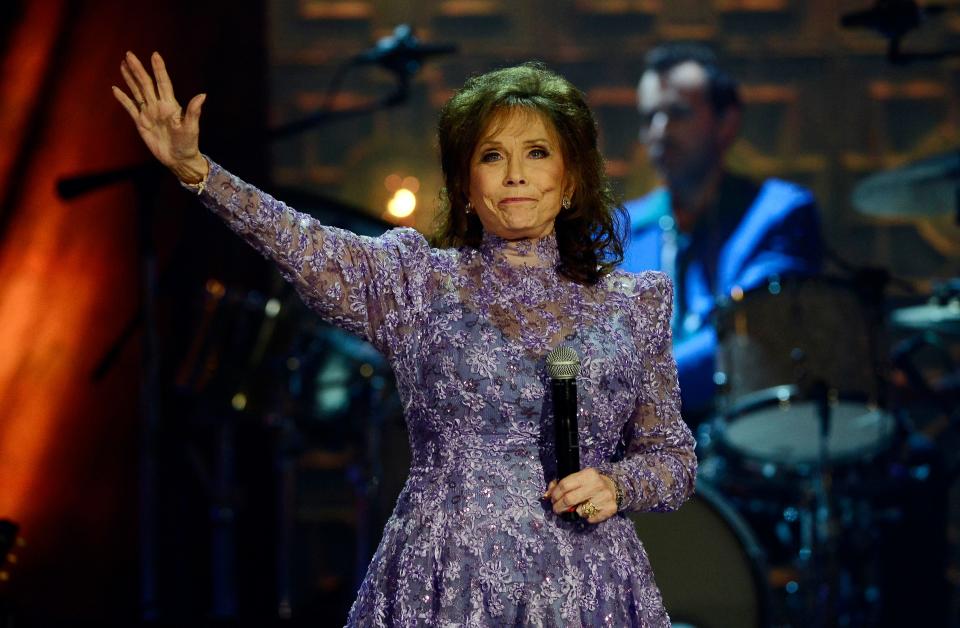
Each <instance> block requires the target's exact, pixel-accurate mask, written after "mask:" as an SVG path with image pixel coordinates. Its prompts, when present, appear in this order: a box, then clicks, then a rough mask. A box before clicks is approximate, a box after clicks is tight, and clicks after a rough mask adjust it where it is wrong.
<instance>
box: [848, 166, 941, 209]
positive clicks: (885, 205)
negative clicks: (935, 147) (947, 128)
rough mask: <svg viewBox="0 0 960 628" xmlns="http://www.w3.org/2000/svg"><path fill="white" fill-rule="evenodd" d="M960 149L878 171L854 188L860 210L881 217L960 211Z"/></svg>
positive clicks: (855, 198) (855, 202) (853, 199)
mask: <svg viewBox="0 0 960 628" xmlns="http://www.w3.org/2000/svg"><path fill="white" fill-rule="evenodd" d="M958 195H960V151H950V152H947V153H943V154H940V155H937V156H935V157H930V158H927V159H923V160H921V161H916V162H913V163H909V164H907V165H905V166H901V167H899V168H896V169H894V170H888V171H886V172H879V173H876V174H873V175H870V176H869V177H867V178H866V179H864V180H862V181H861V182H860V183H858V184H857V186H856V187H855V188H854V190H853V195H852V198H851V200H852V202H853V206H854V207H855V208H856V210H857V211H858V212H860V213H863V214H867V215H869V216H881V217H889V216H894V217H912V216H933V215H936V214H952V213H955V212H958V211H960V209H958V208H960V196H958Z"/></svg>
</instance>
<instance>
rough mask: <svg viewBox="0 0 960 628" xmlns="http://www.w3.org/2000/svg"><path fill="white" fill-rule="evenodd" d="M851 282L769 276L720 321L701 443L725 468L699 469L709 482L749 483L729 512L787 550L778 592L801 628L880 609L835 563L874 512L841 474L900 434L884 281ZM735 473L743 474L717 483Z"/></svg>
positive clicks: (880, 275) (865, 578) (874, 272)
mask: <svg viewBox="0 0 960 628" xmlns="http://www.w3.org/2000/svg"><path fill="white" fill-rule="evenodd" d="M855 276H856V277H857V280H856V281H855V282H851V281H847V280H844V279H839V278H825V277H821V278H794V279H787V280H782V279H779V278H772V279H770V280H769V281H768V282H767V283H766V284H765V285H762V286H760V287H759V288H755V289H753V290H750V291H745V292H743V291H741V292H740V293H739V294H734V295H732V298H731V299H730V300H729V301H728V302H727V303H725V304H723V305H722V306H721V307H720V308H719V309H718V311H717V313H716V327H717V337H718V355H717V364H718V374H717V376H716V381H717V383H718V384H722V388H721V394H720V395H719V399H720V404H719V410H718V414H717V416H716V418H715V419H714V421H712V424H711V425H710V426H709V428H708V429H706V430H705V435H706V436H707V439H706V443H707V446H708V447H710V448H712V451H713V452H715V453H716V456H714V457H715V458H720V459H721V460H723V462H724V463H725V464H726V466H727V467H728V468H727V470H724V469H722V467H723V466H724V464H723V463H721V464H719V465H710V464H704V465H703V469H704V472H705V473H706V474H707V475H706V476H705V477H710V473H711V472H716V473H717V476H716V477H719V478H720V479H721V485H722V482H724V481H728V482H733V483H737V482H746V483H747V486H746V487H745V488H744V489H743V490H742V491H741V492H740V495H741V496H740V497H736V496H735V493H736V491H738V490H739V489H737V488H736V487H733V488H734V491H735V493H733V494H732V495H734V499H735V503H739V504H741V505H742V507H743V509H744V511H745V512H750V511H751V510H753V511H754V512H755V513H757V512H759V510H761V509H764V508H766V509H767V514H765V515H762V518H765V520H766V521H767V522H768V524H769V527H770V528H771V529H770V530H769V534H770V535H771V537H770V539H771V543H773V544H778V545H779V546H781V547H784V548H785V553H783V554H782V555H781V556H780V559H781V560H784V561H786V562H785V563H781V564H779V565H778V568H780V569H781V570H784V569H785V570H786V571H787V572H789V573H791V574H792V575H793V577H792V578H791V579H789V580H787V581H786V583H785V584H783V589H782V590H783V592H784V593H785V594H786V598H785V600H786V601H785V602H784V603H785V604H787V606H788V607H790V609H791V613H792V614H793V618H794V619H797V620H802V621H801V624H802V625H829V624H832V623H835V622H840V621H841V620H846V619H849V618H851V617H854V616H857V617H863V616H867V615H869V614H870V613H872V612H874V611H873V610H871V609H872V608H875V607H876V603H872V602H870V601H869V600H870V599H871V595H873V597H874V598H875V597H876V586H875V585H871V584H869V583H870V582H873V581H874V580H875V578H874V577H873V576H871V575H870V573H866V572H864V573H858V574H852V573H851V572H850V570H849V569H846V568H845V567H844V564H842V563H841V562H840V556H839V553H840V551H841V550H843V551H850V548H851V547H852V546H853V545H855V544H854V543H853V542H852V541H851V539H852V538H853V537H855V536H857V535H856V534H855V532H856V531H857V530H858V529H861V528H862V527H863V525H864V522H863V518H864V517H867V518H869V516H870V514H871V513H870V512H864V508H863V507H862V504H863V503H864V500H862V499H860V498H858V497H857V496H856V495H854V494H851V493H849V488H850V485H852V484H855V483H854V482H852V481H851V480H849V479H848V476H852V475H856V474H857V473H859V471H857V469H858V465H860V464H862V463H863V462H864V461H865V460H870V459H873V458H875V457H878V456H879V455H880V454H882V453H883V452H886V451H888V450H889V449H890V447H891V446H892V443H893V441H894V437H895V435H896V432H897V423H896V420H895V417H894V416H893V415H892V414H891V413H889V412H887V411H886V410H885V409H884V406H885V403H884V402H885V398H884V394H883V393H884V391H885V389H886V384H885V380H884V377H883V376H882V375H883V372H884V370H885V369H884V366H883V364H884V361H883V359H882V356H883V355H884V347H883V345H882V342H881V338H882V334H881V330H882V328H883V322H884V319H883V316H882V310H883V308H882V305H883V287H884V285H885V284H886V282H887V281H888V279H889V275H888V274H887V273H886V271H884V270H882V269H866V270H860V271H858V272H857V273H856V275H855ZM700 435H701V436H703V435H704V431H701V432H700ZM711 467H713V468H711ZM717 467H720V470H719V472H717ZM738 470H739V472H740V473H744V472H746V473H748V476H746V477H727V478H726V479H724V473H730V472H731V471H732V472H733V473H734V474H735V473H737V472H738ZM750 476H752V477H750ZM838 491H839V492H838ZM758 496H759V497H758ZM785 498H786V500H785ZM764 502H765V503H764ZM867 510H869V509H867ZM861 538H863V537H862V536H861ZM864 542H866V541H864ZM781 575H782V574H781ZM780 580H782V578H780ZM854 581H856V582H858V583H861V584H862V583H864V582H866V583H868V584H867V585H865V586H852V585H851V583H852V582H854ZM771 582H772V580H771ZM870 592H873V594H871V593H870Z"/></svg>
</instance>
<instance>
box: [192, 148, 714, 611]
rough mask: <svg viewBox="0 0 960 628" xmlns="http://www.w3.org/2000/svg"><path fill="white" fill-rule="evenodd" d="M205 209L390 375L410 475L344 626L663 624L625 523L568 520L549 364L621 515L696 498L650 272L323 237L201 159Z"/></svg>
mask: <svg viewBox="0 0 960 628" xmlns="http://www.w3.org/2000/svg"><path fill="white" fill-rule="evenodd" d="M201 200H202V201H203V203H204V204H205V205H207V206H208V207H209V208H210V209H212V210H213V211H214V212H216V213H217V214H219V215H220V216H221V217H222V218H223V219H224V220H225V221H226V222H227V223H228V225H229V226H230V227H231V228H232V229H233V230H234V231H236V232H237V233H238V234H240V235H241V236H242V237H243V238H245V239H246V240H247V241H248V242H250V243H251V244H252V245H253V246H254V247H255V248H257V249H258V250H259V251H260V252H261V253H262V254H264V255H266V256H267V257H269V258H270V259H272V260H274V261H275V262H276V263H277V264H278V266H279V267H280V269H281V272H282V273H283V275H284V277H285V278H286V279H287V280H289V281H290V282H292V283H293V284H294V285H295V286H296V288H297V290H298V291H299V293H300V294H301V296H302V297H303V299H304V300H305V301H306V302H307V304H308V305H309V306H311V308H312V309H314V310H315V311H316V312H317V313H318V314H319V315H320V316H322V317H323V318H324V319H325V320H328V321H330V322H332V323H334V324H336V325H338V326H340V327H342V328H344V329H347V330H349V331H352V332H354V333H357V334H359V335H360V336H362V337H363V338H365V339H366V340H368V341H369V342H371V343H372V344H373V345H374V346H376V347H377V348H378V349H379V350H380V351H381V352H383V354H384V355H385V356H387V358H388V360H389V361H390V364H391V366H392V367H393V369H394V372H395V374H396V378H397V387H398V391H399V394H400V397H401V401H402V403H403V407H404V413H405V418H406V422H407V426H408V429H409V434H410V447H411V453H412V465H411V469H410V476H409V478H408V479H407V482H406V485H405V487H404V489H403V491H402V492H401V494H400V496H399V498H398V500H397V504H396V507H395V509H394V512H393V514H392V516H391V517H390V520H389V521H388V523H387V525H386V527H385V529H384V534H383V539H382V541H381V543H380V546H379V548H378V549H377V552H376V554H375V556H374V558H373V560H372V562H371V563H370V566H369V569H368V572H367V575H366V578H365V580H364V582H363V584H362V586H361V588H360V591H359V594H358V597H357V600H356V602H355V603H354V605H353V609H352V610H351V612H350V617H349V619H348V625H351V626H422V625H432V626H493V625H495V626H506V625H510V626H513V625H523V626H599V625H611V626H630V625H632V626H667V625H669V619H668V617H667V614H666V611H665V610H664V608H663V603H662V601H661V598H660V593H659V591H658V589H657V587H656V584H655V583H654V579H653V574H652V572H651V569H650V564H649V561H648V560H647V557H646V553H645V552H644V549H643V546H642V544H641V543H640V541H639V540H638V538H637V536H636V533H635V531H634V528H633V525H632V523H631V521H630V520H629V519H628V518H626V517H625V516H623V515H622V514H621V515H618V516H615V517H613V518H611V519H609V520H607V521H604V522H603V523H600V524H598V525H589V524H586V523H584V522H576V523H567V522H564V521H562V520H560V519H559V518H558V517H556V516H555V515H554V514H553V512H552V510H551V509H550V505H549V503H548V502H544V501H542V500H541V496H542V495H543V492H544V491H545V490H546V486H547V483H548V482H549V481H550V480H551V479H553V478H554V476H555V468H556V465H555V460H554V455H553V420H552V416H551V412H550V408H551V405H550V398H549V397H550V387H549V380H548V378H547V375H546V370H545V356H546V355H547V353H548V352H549V351H550V350H551V349H552V348H553V347H554V346H556V345H557V344H559V343H564V344H567V345H569V346H571V347H573V348H574V349H575V350H576V351H577V353H578V354H579V355H580V358H581V375H580V377H579V379H578V389H579V390H578V396H579V409H578V417H579V430H580V447H581V454H580V455H581V462H582V465H583V467H584V468H586V467H588V466H592V467H596V468H598V469H600V470H601V471H603V472H605V473H607V474H610V475H612V476H614V477H615V478H616V479H617V480H618V481H619V482H620V484H621V486H622V487H623V489H624V510H628V509H632V510H671V509H674V508H677V507H679V506H680V504H682V503H683V501H684V500H686V499H687V498H688V497H689V496H690V494H691V493H692V491H693V486H694V478H695V474H696V458H695V456H694V451H693V448H694V441H693V437H692V436H691V434H690V431H689V430H688V429H687V427H686V425H685V424H684V423H683V421H682V420H681V418H680V400H679V389H678V386H677V379H676V366H675V363H674V361H673V358H672V357H671V351H670V313H671V305H672V303H671V299H672V293H671V289H670V284H669V280H668V279H667V278H666V276H665V275H663V274H661V273H655V272H648V273H642V274H638V275H634V274H630V273H625V272H620V271H617V272H614V273H612V274H611V275H609V276H607V277H605V278H604V279H603V280H601V281H600V282H599V283H598V284H597V285H595V286H582V285H579V284H576V283H574V282H571V281H569V280H567V279H565V278H563V277H562V276H560V275H559V274H558V273H557V272H556V270H555V268H556V264H557V261H558V259H559V256H558V252H557V245H556V240H555V238H554V236H553V235H552V234H551V235H549V236H547V237H545V238H542V239H540V240H537V241H522V242H519V243H518V242H509V241H505V240H501V239H499V238H497V237H494V236H490V235H487V236H485V237H484V240H483V243H482V245H481V246H480V248H479V249H471V248H463V249H457V250H454V249H444V250H440V249H433V248H431V247H430V246H429V245H428V244H427V242H426V240H425V239H424V238H423V237H422V236H421V235H420V234H419V233H417V232H416V231H414V230H412V229H394V230H391V231H388V232H387V233H386V234H384V235H383V236H380V237H378V238H369V237H364V236H358V235H355V234H353V233H350V232H347V231H343V230H339V229H335V228H331V227H324V226H322V225H320V224H319V223H317V221H316V220H314V219H313V218H311V217H309V216H307V215H304V214H300V213H298V212H295V211H294V210H292V209H290V208H288V207H287V206H286V205H284V204H283V203H281V202H279V201H277V200H275V199H273V198H271V197H270V196H269V195H267V194H264V193H262V192H260V191H259V190H257V189H256V188H254V187H252V186H250V185H247V184H245V183H243V182H242V181H240V180H239V179H237V178H236V177H234V176H233V175H231V174H229V173H228V172H226V171H224V170H223V169H222V168H220V167H219V166H217V165H216V164H215V163H213V162H211V171H210V175H209V177H208V180H207V186H206V191H204V192H203V194H201Z"/></svg>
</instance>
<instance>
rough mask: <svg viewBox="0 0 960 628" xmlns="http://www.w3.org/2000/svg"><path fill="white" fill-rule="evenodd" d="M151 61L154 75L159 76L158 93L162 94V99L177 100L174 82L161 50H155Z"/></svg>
mask: <svg viewBox="0 0 960 628" xmlns="http://www.w3.org/2000/svg"><path fill="white" fill-rule="evenodd" d="M150 62H151V63H152V64H153V75H154V76H155V77H157V94H158V95H159V96H160V100H176V98H174V96H173V83H171V82H170V76H169V75H168V74H167V66H166V64H164V62H163V57H161V56H160V53H159V52H154V53H153V54H152V55H150Z"/></svg>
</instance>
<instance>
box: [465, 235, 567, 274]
mask: <svg viewBox="0 0 960 628" xmlns="http://www.w3.org/2000/svg"><path fill="white" fill-rule="evenodd" d="M480 252H481V253H482V254H483V256H484V257H485V258H487V259H488V260H490V261H500V262H503V263H506V264H509V265H510V266H531V267H537V268H550V269H553V268H556V267H557V265H558V264H559V263H560V251H559V250H558V249H557V236H556V234H555V233H554V232H553V231H551V232H550V233H549V234H547V235H545V236H543V237H542V238H525V239H522V240H506V239H504V238H501V237H500V236H496V235H493V234H492V233H488V232H486V231H484V232H483V239H482V240H481V241H480Z"/></svg>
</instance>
